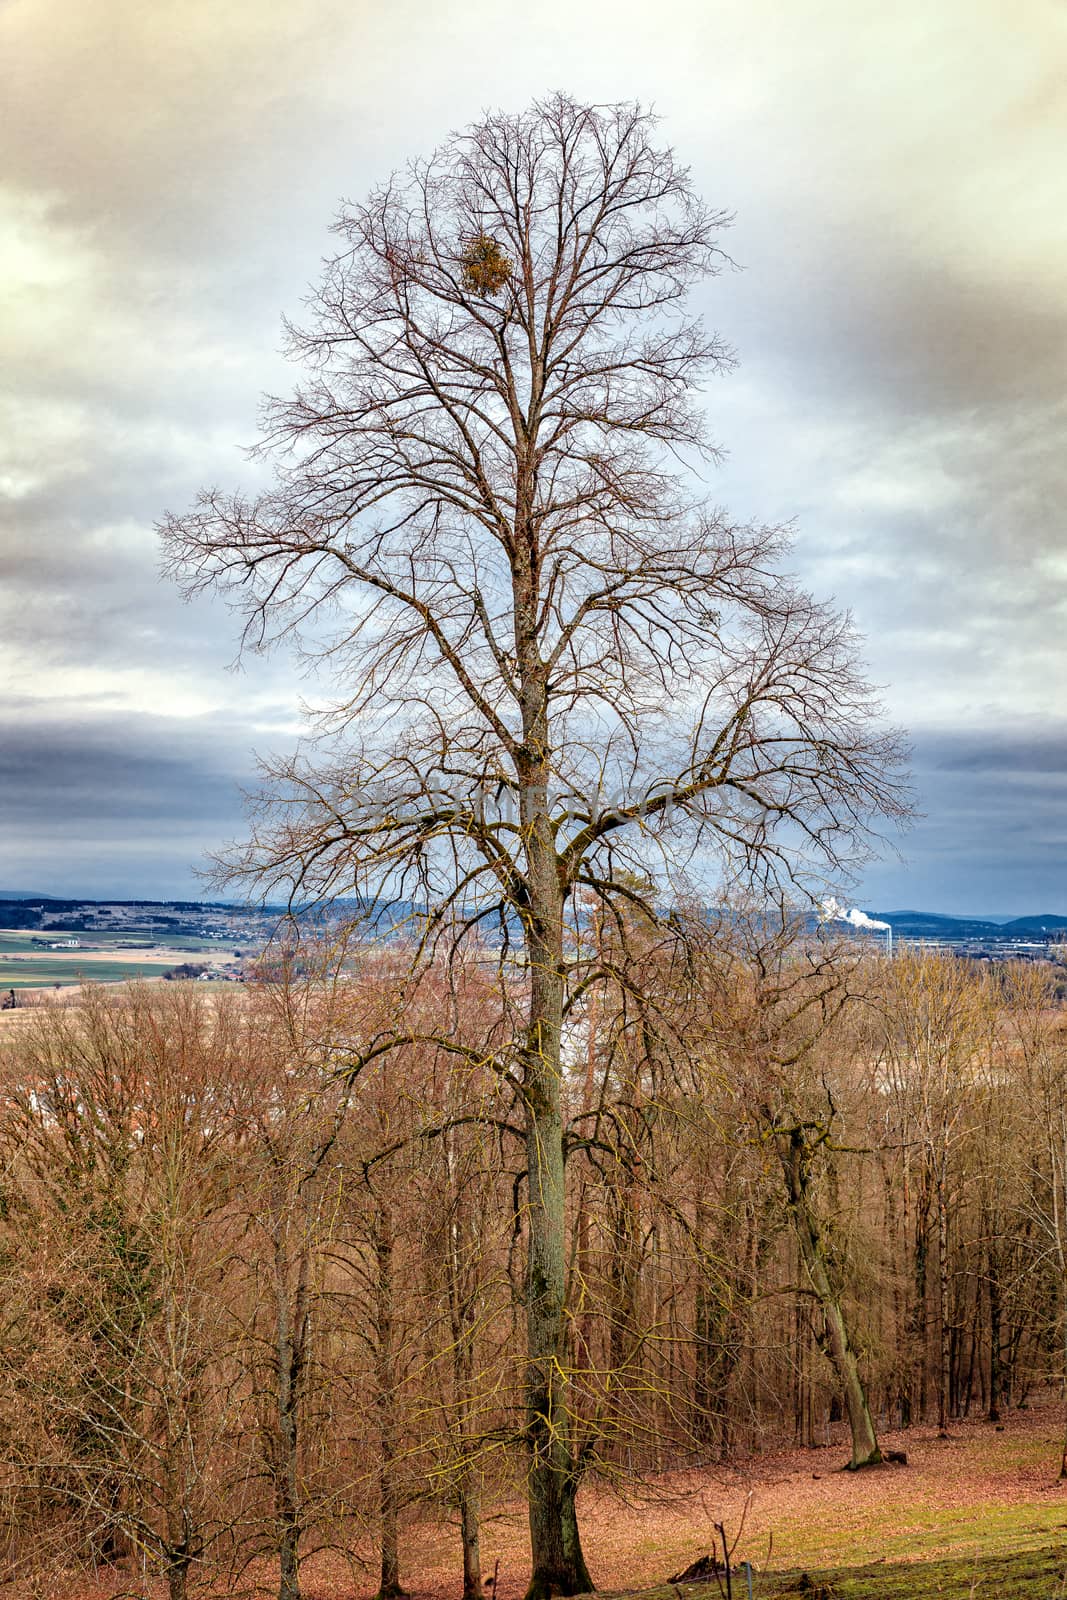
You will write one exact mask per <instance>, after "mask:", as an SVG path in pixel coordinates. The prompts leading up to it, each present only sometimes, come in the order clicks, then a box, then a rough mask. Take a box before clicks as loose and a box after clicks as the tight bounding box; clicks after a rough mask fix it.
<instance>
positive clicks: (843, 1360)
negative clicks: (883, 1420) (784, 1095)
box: [779, 1128, 882, 1469]
mask: <svg viewBox="0 0 1067 1600" xmlns="http://www.w3.org/2000/svg"><path fill="white" fill-rule="evenodd" d="M779 1153H780V1156H781V1159H782V1167H783V1170H784V1172H785V1180H786V1189H787V1192H788V1196H789V1207H790V1211H791V1213H792V1216H793V1224H794V1227H795V1229H796V1235H797V1242H798V1245H799V1247H800V1257H801V1260H802V1262H803V1264H804V1270H805V1272H806V1274H807V1278H808V1281H809V1283H810V1284H811V1287H812V1291H813V1293H814V1295H815V1298H816V1301H817V1302H818V1306H819V1311H820V1314H821V1318H822V1335H821V1337H820V1340H819V1342H820V1344H821V1346H822V1349H823V1351H824V1353H825V1355H826V1356H827V1357H828V1359H829V1360H830V1362H831V1364H832V1366H833V1369H834V1372H835V1373H836V1375H837V1380H838V1382H839V1383H840V1385H841V1389H842V1391H843V1394H844V1399H845V1409H846V1411H847V1412H848V1425H849V1429H850V1432H851V1434H852V1456H851V1459H850V1461H849V1466H850V1467H851V1468H853V1469H856V1468H859V1467H868V1466H874V1465H875V1464H876V1463H877V1462H879V1461H881V1459H882V1452H881V1450H879V1448H878V1439H877V1436H876V1434H875V1431H874V1421H873V1419H872V1417H871V1408H870V1406H869V1405H868V1403H867V1395H866V1391H865V1390H864V1387H863V1380H862V1379H861V1378H860V1372H859V1363H858V1362H857V1360H856V1352H855V1351H854V1350H853V1348H852V1342H851V1340H850V1338H849V1334H848V1327H847V1324H846V1322H845V1315H844V1312H843V1310H842V1308H841V1299H840V1295H839V1293H838V1291H837V1289H836V1288H835V1286H834V1283H833V1280H832V1278H831V1275H830V1269H829V1264H828V1262H827V1258H826V1251H825V1247H824V1245H823V1240H822V1233H821V1230H820V1227H819V1223H818V1219H817V1218H816V1216H815V1214H814V1211H813V1208H812V1205H811V1200H810V1196H809V1193H808V1161H809V1152H808V1150H807V1147H806V1143H805V1138H804V1133H803V1131H802V1130H801V1129H799V1128H795V1129H793V1130H791V1132H790V1133H789V1134H787V1135H781V1136H780V1137H779Z"/></svg>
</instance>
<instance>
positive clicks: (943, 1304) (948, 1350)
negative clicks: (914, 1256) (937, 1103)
mask: <svg viewBox="0 0 1067 1600" xmlns="http://www.w3.org/2000/svg"><path fill="white" fill-rule="evenodd" d="M947 1168H948V1148H947V1146H946V1147H945V1149H943V1150H942V1152H941V1161H940V1165H939V1167H938V1173H937V1318H938V1329H939V1333H940V1341H939V1346H938V1366H937V1432H938V1437H939V1438H942V1439H947V1438H948V1413H949V1382H950V1378H951V1369H952V1330H951V1326H950V1321H949V1292H948V1172H947Z"/></svg>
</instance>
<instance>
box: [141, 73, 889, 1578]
mask: <svg viewBox="0 0 1067 1600" xmlns="http://www.w3.org/2000/svg"><path fill="white" fill-rule="evenodd" d="M727 220H728V218H727V216H726V214H725V213H724V212H722V211H712V210H709V209H708V208H707V207H706V206H704V205H703V204H701V202H700V201H699V200H698V199H697V197H696V196H695V194H694V192H693V189H692V185H691V183H690V180H689V175H688V173H687V172H686V171H685V170H684V169H683V168H680V167H678V166H677V165H676V163H675V160H674V158H673V155H672V154H671V152H670V151H669V150H668V149H665V148H662V147H660V146H658V145H656V144H655V143H654V139H653V119H652V118H651V117H650V116H649V115H648V114H647V113H645V112H643V111H642V110H641V109H640V107H638V106H634V105H614V106H582V105H578V104H576V103H575V102H574V101H573V100H571V99H569V98H567V97H566V96H564V95H557V96H554V97H553V98H551V99H549V100H546V101H543V102H539V103H537V104H535V105H534V106H533V107H532V108H531V109H530V110H529V111H528V112H526V113H524V114H522V115H520V116H504V115H496V114H494V115H491V116H488V117H486V118H484V119H483V120H482V121H481V122H480V123H478V124H476V125H475V126H474V127H472V128H471V129H469V130H468V131H467V132H466V133H464V134H462V135H460V136H458V137H456V138H453V139H452V140H450V141H449V142H448V143H446V144H445V145H444V146H442V148H441V149H439V150H438V151H437V152H436V153H435V154H434V155H433V156H432V157H431V158H430V159H429V160H427V161H420V162H416V163H414V164H413V166H412V167H411V168H410V169H409V170H408V172H407V173H406V174H405V175H404V176H401V177H396V178H394V179H392V180H390V181H389V183H387V184H386V185H385V186H384V187H382V188H381V189H379V190H377V191H376V192H375V193H373V194H372V195H371V197H370V199H369V200H368V201H367V202H366V203H365V204H362V205H356V206H349V207H347V208H346V209H345V210H344V211H343V212H342V214H341V216H340V218H339V220H338V223H337V232H338V234H339V236H340V239H341V249H340V251H339V253H338V254H337V255H336V256H334V257H333V259H331V260H330V261H328V262H327V264H326V268H325V273H324V277H323V281H322V284H321V287H320V289H319V291H318V292H317V294H316V295H315V297H314V298H313V300H312V301H311V306H310V313H309V317H308V320H307V323H306V325H305V326H304V327H303V328H290V329H289V342H290V350H291V353H292V354H293V356H294V357H295V358H296V359H298V360H300V361H302V362H303V363H304V364H305V365H306V367H307V368H308V378H307V381H306V382H305V383H304V385H303V386H302V387H301V388H299V389H298V390H297V391H296V393H295V394H294V396H293V398H292V399H290V400H281V399H278V400H272V401H270V402H269V403H268V406H267V411H266V433H265V437H264V441H263V444H262V445H261V447H260V453H261V454H262V455H263V456H265V457H267V458H270V459H271V460H273V462H274V463H275V468H276V481H275V486H274V487H273V488H272V489H270V490H268V491H267V492H266V493H264V494H263V495H261V496H260V497H259V498H258V499H255V500H248V499H246V498H244V497H241V496H235V497H229V496H225V495H222V494H219V493H215V492H212V493H209V494H206V495H205V496H204V497H203V498H202V499H201V501H200V503H199V505H198V507H197V508H196V509H195V510H194V511H193V512H192V513H191V514H189V515H186V516H174V517H169V518H168V519H167V520H166V521H165V523H164V527H163V533H164V537H165V541H166V547H167V551H168V558H169V564H170V569H171V570H172V571H173V572H174V573H175V574H176V575H177V576H178V577H179V578H180V580H181V581H182V582H183V583H184V585H185V586H186V588H187V589H188V590H189V591H195V590H197V589H202V588H205V587H209V586H214V587H218V588H221V589H223V590H225V591H226V592H228V593H230V594H231V595H232V596H233V597H234V598H235V599H236V601H237V603H238V604H239V605H240V606H241V607H242V608H243V609H244V610H245V613H246V628H245V636H244V637H245V642H246V644H248V645H249V646H251V647H253V648H258V647H262V646H266V645H267V644H268V643H270V642H271V641H275V640H278V639H279V638H282V637H285V636H286V635H297V634H300V633H301V632H302V630H303V629H304V625H305V624H314V636H313V638H312V637H311V636H310V634H308V633H304V634H303V637H304V638H305V640H306V642H307V645H308V648H311V649H314V650H320V651H322V652H323V653H324V654H325V657H326V659H327V661H328V662H329V663H330V664H331V665H332V667H333V668H334V669H335V670H336V672H337V675H338V682H339V686H340V695H339V699H338V702H337V704H336V705H335V707H334V708H333V711H332V713H331V714H328V715H326V716H325V718H324V720H323V722H322V725H321V728H320V732H321V733H322V735H323V738H324V740H325V743H324V745H323V746H322V747H320V748H319V749H318V750H317V751H312V752H311V753H304V754H301V755H299V756H297V757H296V758H294V759H293V760H291V761H281V762H279V763H277V764H273V765H270V766H269V767H268V768H267V771H266V775H265V776H266V795H265V798H264V801H263V806H262V809H261V810H260V812H259V815H258V817H257V820H256V822H255V824H254V827H253V833H252V837H251V840H250V842H249V843H248V845H247V847H246V848H244V849H242V850H240V851H238V852H237V853H236V855H235V856H234V857H233V859H232V860H230V861H229V862H228V863H225V864H224V865H223V868H222V873H223V876H224V878H227V879H236V880H239V881H241V882H243V883H244V884H245V886H246V887H258V889H259V890H260V892H262V893H264V894H275V895H276V894H277V893H278V892H279V891H280V892H283V893H286V894H288V895H290V896H292V897H293V898H294V899H300V898H303V897H308V896H316V897H317V896H331V895H340V894H352V893H355V894H357V895H360V896H365V897H371V898H376V897H384V898H386V899H396V898H399V897H402V896H405V895H409V896H411V895H413V896H414V897H415V898H416V899H417V900H418V901H419V902H421V903H424V904H426V905H428V906H429V907H430V908H431V911H432V915H431V916H430V918H429V921H428V932H427V942H428V943H429V942H432V938H433V936H434V934H435V933H436V932H437V931H439V930H440V928H441V927H442V926H443V925H444V924H445V922H446V921H447V920H448V917H449V915H450V914H453V915H454V918H455V920H456V921H458V922H459V923H460V924H461V925H463V926H467V927H469V926H471V925H473V924H477V923H491V924H495V926H496V927H497V928H498V929H501V930H502V931H503V934H504V938H503V948H504V949H505V951H510V950H511V949H512V946H513V943H514V940H513V935H514V934H515V933H516V932H520V933H521V940H520V941H519V942H520V945H521V950H520V954H519V957H518V959H519V961H520V964H521V966H522V971H523V976H524V982H525V1007H526V1011H525V1019H524V1022H523V1025H522V1027H521V1029H520V1030H519V1032H518V1033H517V1035H516V1037H515V1038H514V1041H513V1044H512V1046H511V1048H510V1050H509V1051H507V1052H505V1054H504V1055H503V1056H502V1058H501V1061H500V1070H501V1071H504V1072H507V1073H509V1074H510V1075H511V1077H512V1078H513V1080H514V1082H515V1084H516V1086H517V1088H518V1092H519V1094H520V1096H521V1100H522V1106H523V1113H524V1117H525V1129H526V1149H527V1180H526V1181H527V1196H526V1213H525V1214H526V1219H527V1261H526V1287H525V1299H526V1338H527V1375H526V1390H527V1396H526V1417H527V1421H526V1442H527V1450H528V1456H529V1510H530V1531H531V1542H532V1553H533V1576H532V1579H531V1585H530V1593H531V1596H543V1595H547V1594H548V1593H549V1592H550V1591H551V1590H553V1589H555V1590H559V1591H562V1592H564V1593H573V1592H577V1591H580V1590H584V1589H587V1588H589V1587H590V1586H591V1580H590V1576H589V1573H588V1570H587V1568H586V1565H585V1561H584V1558H583V1556H582V1550H581V1543H580V1539H579V1536H578V1524H577V1520H576V1515H575V1508H574V1497H575V1493H576V1490H577V1486H578V1481H579V1475H580V1474H579V1463H578V1462H576V1461H575V1460H574V1459H573V1458H572V1455H571V1452H570V1449H569V1447H568V1443H567V1428H566V1418H567V1414H568V1374H567V1370H566V1337H565V1320H566V1319H565V1248H564V1247H565V1224H564V1139H563V1122H562V1111H561V1082H562V1058H561V1051H562V1040H563V1034H564V1029H565V1027H566V1024H567V1019H568V1016H569V1014H570V1011H571V1009H572V1007H573V1005H574V1004H575V1001H576V992H577V991H578V990H579V989H582V988H583V986H584V985H586V982H587V976H588V975H587V974H586V973H585V972H583V974H582V978H581V981H580V982H576V981H574V980H575V971H576V968H575V966H574V964H573V963H572V962H571V960H570V959H569V957H568V955H567V954H566V948H567V946H566V940H565V934H564V930H565V925H566V923H567V920H568V917H569V916H573V914H574V902H575V897H576V896H577V895H578V894H579V893H583V894H585V895H591V896H592V897H594V899H596V900H601V901H603V902H605V903H608V904H610V903H612V902H613V901H615V900H616V899H617V898H618V897H619V896H620V895H622V896H623V897H624V898H626V899H629V900H632V899H633V898H634V893H635V891H634V890H633V889H632V888H630V887H628V886H627V883H626V880H624V879H623V878H622V877H620V872H619V868H620V867H627V868H628V869H630V870H631V871H633V872H634V873H636V874H638V875H642V874H647V871H648V867H649V857H650V854H651V855H653V856H654V855H655V852H656V850H657V848H662V849H664V850H666V849H668V847H669V846H670V843H671V841H675V842H677V843H678V844H679V845H681V846H682V847H683V848H684V849H685V850H687V851H688V850H693V849H695V848H697V847H698V846H699V847H700V848H701V849H702V850H703V851H704V852H705V858H706V859H707V858H711V859H712V860H714V861H716V862H717V866H716V868H715V871H718V869H719V867H722V866H729V868H730V870H735V869H737V868H740V869H742V870H743V871H745V872H746V873H747V874H749V875H752V876H754V877H755V878H756V879H757V880H760V881H763V882H767V881H768V880H773V879H775V878H778V877H782V876H785V877H788V876H789V875H790V874H792V873H794V872H796V871H806V870H813V871H814V872H816V873H824V872H825V871H826V870H827V869H830V870H834V869H836V868H838V867H840V866H841V865H842V864H843V862H844V861H845V860H846V858H849V857H850V856H851V855H852V853H853V852H854V850H855V848H856V847H857V844H859V845H862V844H863V842H864V840H865V838H866V836H867V830H868V829H869V828H870V827H871V826H872V825H875V824H877V823H879V822H880V821H881V820H883V819H885V818H886V817H892V816H895V815H898V814H899V813H900V810H901V805H902V801H901V792H900V786H899V780H898V778H897V776H896V773H895V764H896V762H897V759H898V750H897V746H896V744H895V743H894V741H893V739H892V738H891V737H888V736H886V735H884V734H882V733H879V732H877V731H872V726H871V715H872V701H871V697H870V694H869V692H868V690H867V688H866V686H865V684H864V683H863V681H862V678H861V677H860V675H859V674H858V671H857V666H856V657H855V649H854V644H853V640H852V637H851V634H850V632H849V628H848V626H847V623H846V621H844V620H843V619H841V618H840V617H838V616H835V615H834V614H833V613H832V612H829V611H827V610H825V609H823V608H822V607H820V606H819V605H817V604H816V603H815V602H814V601H812V600H811V599H810V598H809V597H808V596H807V595H805V594H803V593H802V592H801V591H799V590H798V589H797V587H796V586H795V585H794V584H793V583H792V582H790V581H789V580H788V579H787V578H785V577H783V576H782V575H781V573H780V562H781V559H782V554H783V550H784V547H785V540H784V538H783V535H782V532H781V530H779V529H774V528H763V527H751V526H743V527H739V526H737V525H735V524H732V523H731V522H730V521H729V520H728V519H727V518H726V517H725V516H724V515H723V514H722V513H721V512H720V511H718V510H714V509H712V508H710V507H708V506H707V505H706V504H704V503H703V502H702V501H701V499H700V496H699V490H698V488H697V481H696V478H695V476H690V477H688V478H687V477H685V476H682V475H680V473H679V462H686V461H688V462H690V463H692V464H694V466H695V465H697V464H699V462H700V461H701V460H702V459H705V460H706V459H708V458H710V457H713V456H714V453H715V452H714V448H713V447H712V445H711V443H710V441H709V439H708V434H707V425H706V420H705V416H704V412H703V409H702V407H701V405H700V403H699V398H698V397H699V389H698V385H699V382H700V380H701V378H702V377H703V376H705V375H706V374H708V373H715V372H721V371H723V370H725V369H726V368H727V367H728V366H729V365H730V362H731V357H730V353H729V351H728V349H727V347H726V346H725V345H724V344H723V343H722V341H721V340H719V339H718V338H716V337H711V336H709V335H708V334H706V333H705V332H704V330H703V329H702V327H701V325H700V323H699V321H697V320H694V319H693V318H692V317H691V316H689V315H687V313H686V306H685V303H686V296H687V292H688V290H689V288H690V286H691V285H692V284H693V283H694V282H695V281H697V280H698V279H700V278H702V277H705V276H707V275H709V274H714V273H716V272H718V271H719V270H720V268H721V267H722V265H723V264H724V262H725V260H726V258H725V256H724V255H723V253H722V251H721V249H720V247H719V244H718V242H717V241H718V236H719V234H720V232H721V230H722V228H723V227H724V226H725V224H726V222H727ZM330 622H332V624H333V625H334V627H333V632H332V635H330V636H329V637H327V636H326V635H325V634H324V632H323V629H324V628H326V629H327V632H328V628H329V624H330ZM647 910H648V912H649V914H653V912H654V907H653V906H651V905H649V906H648V907H647ZM404 1037H406V1036H405V1035H404V1033H403V1030H402V1029H400V1030H398V1038H404Z"/></svg>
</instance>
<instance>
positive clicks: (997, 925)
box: [872, 911, 1067, 942]
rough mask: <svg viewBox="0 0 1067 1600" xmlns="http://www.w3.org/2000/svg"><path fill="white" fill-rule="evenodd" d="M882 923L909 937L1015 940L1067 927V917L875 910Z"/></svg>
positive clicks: (1042, 934)
mask: <svg viewBox="0 0 1067 1600" xmlns="http://www.w3.org/2000/svg"><path fill="white" fill-rule="evenodd" d="M872 915H873V916H874V917H875V918H876V919H877V920H878V921H879V922H888V923H889V924H890V926H891V927H892V929H893V932H894V933H896V934H901V935H903V937H904V938H906V939H988V940H990V941H993V942H1004V941H1011V940H1015V939H1040V938H1042V937H1043V936H1044V935H1046V934H1053V933H1058V932H1061V931H1063V930H1067V917H1059V916H1054V915H1052V914H1051V913H1048V914H1045V915H1042V916H1037V917H1014V918H1013V919H1012V920H1011V921H1010V922H990V921H988V920H987V919H986V918H984V917H946V916H942V915H941V914H940V913H939V912H936V911H875V912H873V913H872Z"/></svg>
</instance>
